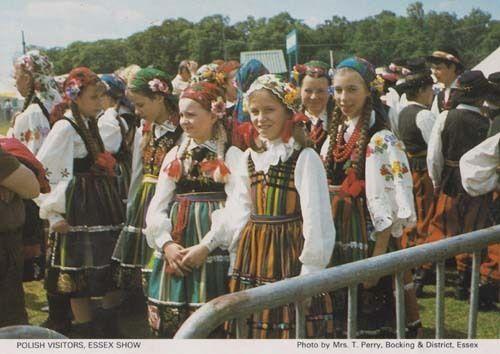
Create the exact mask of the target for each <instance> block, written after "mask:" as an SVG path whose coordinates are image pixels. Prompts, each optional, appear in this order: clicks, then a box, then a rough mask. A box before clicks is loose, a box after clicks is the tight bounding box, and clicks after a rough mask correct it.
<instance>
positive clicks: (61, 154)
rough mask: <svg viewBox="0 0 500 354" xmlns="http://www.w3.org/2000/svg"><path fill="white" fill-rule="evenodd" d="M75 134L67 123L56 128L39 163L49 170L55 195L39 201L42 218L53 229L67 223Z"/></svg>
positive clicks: (52, 190)
mask: <svg viewBox="0 0 500 354" xmlns="http://www.w3.org/2000/svg"><path fill="white" fill-rule="evenodd" d="M75 134H76V132H75V130H74V128H73V127H72V126H71V124H70V123H69V122H67V121H65V120H60V121H58V122H56V123H55V124H54V126H53V127H52V130H51V131H50V133H49V135H48V136H47V138H46V139H45V142H44V144H43V146H42V147H41V148H40V151H38V154H37V156H36V157H37V159H38V160H39V161H40V162H41V163H42V165H43V166H44V167H45V172H46V175H47V178H48V179H49V183H50V187H51V191H50V193H47V194H41V195H40V196H39V197H38V198H36V199H35V202H36V203H37V204H38V206H39V207H40V218H42V219H47V220H49V223H50V225H51V226H52V225H53V224H55V223H56V222H58V221H61V220H63V219H64V217H63V215H62V214H64V213H65V212H66V189H67V187H68V184H69V182H70V180H71V179H72V178H73V157H74V137H75Z"/></svg>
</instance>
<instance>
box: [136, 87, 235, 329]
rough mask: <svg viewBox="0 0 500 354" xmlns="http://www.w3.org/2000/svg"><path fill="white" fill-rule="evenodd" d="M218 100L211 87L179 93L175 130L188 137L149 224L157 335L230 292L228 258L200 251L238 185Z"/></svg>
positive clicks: (171, 156)
mask: <svg viewBox="0 0 500 354" xmlns="http://www.w3.org/2000/svg"><path fill="white" fill-rule="evenodd" d="M222 95H223V92H222V91H221V90H220V89H219V88H218V87H217V86H216V85H214V84H211V83H208V82H199V83H192V84H191V85H190V86H189V87H188V88H187V89H186V90H184V91H183V92H182V94H181V96H180V101H179V111H180V117H181V120H180V124H181V126H182V128H183V129H184V132H185V133H186V135H187V137H186V139H185V140H184V141H183V143H182V144H181V145H180V146H179V147H176V148H173V149H172V150H171V151H170V152H169V153H168V154H167V156H166V157H165V159H164V161H163V165H162V170H161V173H160V177H159V182H158V188H157V190H156V193H155V196H154V197H153V200H152V201H151V205H150V208H149V211H148V214H147V217H146V224H147V228H146V231H145V232H146V235H147V237H148V243H149V244H150V246H151V247H154V248H155V249H156V250H157V251H158V252H157V255H156V259H155V261H154V265H153V272H152V274H151V279H150V283H149V289H148V297H149V306H148V309H149V321H150V325H151V327H152V329H153V331H154V332H155V333H157V334H158V335H161V336H167V337H171V336H173V334H174V333H175V331H177V329H178V328H179V326H180V325H181V324H182V322H183V321H184V320H185V319H186V318H187V317H188V316H189V315H190V314H191V313H192V312H194V311H195V310H196V309H197V308H199V307H200V306H202V305H203V304H204V303H205V302H207V301H209V300H211V299H213V298H216V297H217V296H220V295H223V294H225V293H227V273H228V268H229V255H228V253H227V251H223V250H221V249H220V248H212V249H210V252H209V251H208V249H207V248H206V247H203V246H199V242H200V240H201V239H202V238H203V237H204V236H205V234H206V233H207V232H208V231H209V230H210V228H211V226H212V227H214V224H215V223H217V222H219V223H220V222H221V221H220V220H215V219H213V218H212V215H213V213H215V211H216V210H217V209H220V208H221V207H222V206H223V205H224V202H225V200H226V193H228V194H229V193H232V191H233V190H234V189H236V188H238V187H239V185H240V184H242V183H243V181H242V180H241V179H239V178H238V176H237V175H236V174H233V172H232V171H231V170H230V169H228V166H230V167H231V166H233V165H234V164H236V163H237V162H238V161H239V160H240V159H241V155H242V153H241V151H240V150H239V149H237V148H235V147H231V148H229V149H227V148H228V145H227V137H226V133H225V130H224V126H223V120H224V118H225V110H226V106H225V101H224V98H223V96H222ZM226 163H227V165H226ZM238 202H239V201H238V200H233V201H232V204H231V205H232V206H233V207H234V206H235V205H236V204H237V203H238ZM200 254H201V255H202V256H203V259H205V258H206V259H207V261H206V263H205V264H203V261H202V260H201V261H200V260H199V259H200V258H201V256H199V255H200ZM207 257H208V258H207Z"/></svg>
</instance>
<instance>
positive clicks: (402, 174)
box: [365, 130, 416, 237]
mask: <svg viewBox="0 0 500 354" xmlns="http://www.w3.org/2000/svg"><path fill="white" fill-rule="evenodd" d="M366 156H367V157H366V169H365V174H366V178H365V183H366V201H367V206H368V211H369V212H370V217H371V220H372V223H373V226H374V227H375V230H376V231H377V232H380V231H383V230H385V229H387V228H389V227H390V228H391V234H392V235H393V236H394V237H399V236H401V235H402V233H403V228H404V227H406V226H410V225H414V223H415V221H416V213H415V205H414V200H413V181H412V177H411V172H410V169H409V167H408V166H409V164H408V159H407V157H406V154H405V151H404V145H403V143H402V142H400V141H399V140H398V139H397V138H396V137H395V136H394V135H393V134H392V133H391V132H390V131H388V130H382V131H380V132H377V133H376V134H374V135H373V136H372V138H371V139H370V142H369V144H368V148H367V153H366ZM373 236H375V235H372V237H373Z"/></svg>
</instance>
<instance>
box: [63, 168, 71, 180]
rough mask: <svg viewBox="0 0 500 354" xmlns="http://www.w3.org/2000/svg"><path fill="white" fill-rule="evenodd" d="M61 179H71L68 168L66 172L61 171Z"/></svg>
mask: <svg viewBox="0 0 500 354" xmlns="http://www.w3.org/2000/svg"><path fill="white" fill-rule="evenodd" d="M61 177H62V178H67V177H69V171H68V169H67V168H65V169H64V170H62V171H61Z"/></svg>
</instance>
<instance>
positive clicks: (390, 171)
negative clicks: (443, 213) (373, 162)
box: [380, 161, 410, 181]
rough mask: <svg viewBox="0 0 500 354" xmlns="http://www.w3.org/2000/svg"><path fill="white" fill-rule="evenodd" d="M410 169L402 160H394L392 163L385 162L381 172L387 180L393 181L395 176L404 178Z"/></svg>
mask: <svg viewBox="0 0 500 354" xmlns="http://www.w3.org/2000/svg"><path fill="white" fill-rule="evenodd" d="M409 171H410V170H409V169H408V166H407V165H406V164H405V163H402V162H401V161H393V162H392V164H391V165H389V164H383V165H382V166H381V167H380V174H381V175H382V176H383V177H384V178H385V180H386V181H393V180H394V179H395V178H399V179H402V178H403V177H404V174H406V173H408V172H409Z"/></svg>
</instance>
